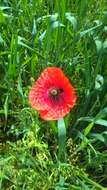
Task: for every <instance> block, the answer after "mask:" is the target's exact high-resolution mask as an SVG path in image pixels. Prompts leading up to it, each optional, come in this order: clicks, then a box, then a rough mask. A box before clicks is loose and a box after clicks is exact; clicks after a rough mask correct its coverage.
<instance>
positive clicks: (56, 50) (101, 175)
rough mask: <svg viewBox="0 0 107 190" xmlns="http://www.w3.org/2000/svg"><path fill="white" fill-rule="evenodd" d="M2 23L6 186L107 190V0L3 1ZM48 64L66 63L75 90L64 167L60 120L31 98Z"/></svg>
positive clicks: (0, 113)
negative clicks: (46, 117)
mask: <svg viewBox="0 0 107 190" xmlns="http://www.w3.org/2000/svg"><path fill="white" fill-rule="evenodd" d="M0 29H1V30H0V94H1V98H0V131H1V135H0V137H1V161H0V166H1V174H0V178H1V183H0V189H1V190H22V189H23V190H24V189H26V190H31V189H32V190H39V189H40V190H47V189H49V190H51V189H53V190H54V189H55V190H62V189H70V190H71V189H74V190H75V189H77V190H89V189H92V190H97V189H98V190H100V189H101V190H104V189H107V150H106V149H107V63H106V60H107V2H106V0H97V1H95V0H68V1H66V0H55V1H43V0H32V1H30V0H25V1H23V0H20V1H18V0H14V1H12V0H0ZM47 66H58V67H60V68H61V69H62V70H63V71H64V73H65V74H66V75H67V76H68V78H69V79H70V81H71V82H72V84H73V86H74V87H75V89H76V95H77V103H76V106H75V108H74V109H73V110H72V111H71V113H70V114H69V115H68V116H67V117H66V118H65V124H66V126H67V139H68V141H69V139H72V141H73V143H71V142H69V143H68V141H67V151H66V152H67V153H66V154H67V155H66V157H67V162H64V163H61V164H60V165H58V164H57V161H58V158H57V155H56V152H57V149H58V147H57V129H56V123H52V122H49V123H47V122H44V121H42V120H41V119H40V118H39V115H38V113H37V112H36V111H34V110H32V109H31V108H30V106H29V103H28V92H29V89H30V86H31V85H32V84H33V82H34V80H35V79H37V77H38V76H39V74H40V73H41V71H42V70H43V69H44V68H46V67H47ZM68 144H69V145H68ZM74 147H75V148H74Z"/></svg>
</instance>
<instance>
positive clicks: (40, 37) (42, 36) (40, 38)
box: [38, 30, 46, 45]
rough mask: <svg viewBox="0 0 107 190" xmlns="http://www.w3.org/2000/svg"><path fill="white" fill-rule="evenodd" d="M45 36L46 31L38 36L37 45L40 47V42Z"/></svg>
mask: <svg viewBox="0 0 107 190" xmlns="http://www.w3.org/2000/svg"><path fill="white" fill-rule="evenodd" d="M45 35H46V30H45V31H44V32H43V33H42V34H41V35H40V36H39V39H38V41H39V44H40V45H41V44H42V41H43V39H44V37H45Z"/></svg>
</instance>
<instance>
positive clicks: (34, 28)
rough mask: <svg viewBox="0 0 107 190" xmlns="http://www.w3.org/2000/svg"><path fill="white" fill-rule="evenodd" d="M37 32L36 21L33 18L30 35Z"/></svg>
mask: <svg viewBox="0 0 107 190" xmlns="http://www.w3.org/2000/svg"><path fill="white" fill-rule="evenodd" d="M36 33H37V27H36V21H35V19H33V28H32V35H33V36H35V35H36Z"/></svg>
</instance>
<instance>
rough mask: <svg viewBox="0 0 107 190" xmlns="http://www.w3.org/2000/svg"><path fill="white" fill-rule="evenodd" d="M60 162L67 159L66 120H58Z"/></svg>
mask: <svg viewBox="0 0 107 190" xmlns="http://www.w3.org/2000/svg"><path fill="white" fill-rule="evenodd" d="M58 141H59V161H61V160H64V159H65V141H66V127H65V123H64V119H63V118H61V119H59V120H58Z"/></svg>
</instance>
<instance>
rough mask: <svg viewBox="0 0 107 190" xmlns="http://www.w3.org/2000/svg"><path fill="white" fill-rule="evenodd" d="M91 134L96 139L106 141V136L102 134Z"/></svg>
mask: <svg viewBox="0 0 107 190" xmlns="http://www.w3.org/2000/svg"><path fill="white" fill-rule="evenodd" d="M91 136H92V137H94V138H95V139H96V140H99V141H101V142H104V141H105V139H104V137H103V135H102V134H99V133H93V134H91Z"/></svg>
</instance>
